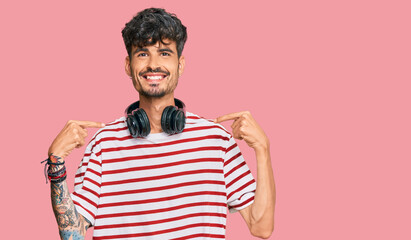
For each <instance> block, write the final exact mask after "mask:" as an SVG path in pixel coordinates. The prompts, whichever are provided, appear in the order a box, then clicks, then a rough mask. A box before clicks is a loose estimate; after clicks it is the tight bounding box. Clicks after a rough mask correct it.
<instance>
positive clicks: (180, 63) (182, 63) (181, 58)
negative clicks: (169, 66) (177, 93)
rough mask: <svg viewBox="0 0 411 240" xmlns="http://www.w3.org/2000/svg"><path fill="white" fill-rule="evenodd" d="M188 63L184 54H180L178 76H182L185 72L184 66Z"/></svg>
mask: <svg viewBox="0 0 411 240" xmlns="http://www.w3.org/2000/svg"><path fill="white" fill-rule="evenodd" d="M185 65H186V60H185V58H184V56H183V55H181V56H180V59H179V60H178V76H179V77H180V76H181V75H182V74H183V72H184V67H185Z"/></svg>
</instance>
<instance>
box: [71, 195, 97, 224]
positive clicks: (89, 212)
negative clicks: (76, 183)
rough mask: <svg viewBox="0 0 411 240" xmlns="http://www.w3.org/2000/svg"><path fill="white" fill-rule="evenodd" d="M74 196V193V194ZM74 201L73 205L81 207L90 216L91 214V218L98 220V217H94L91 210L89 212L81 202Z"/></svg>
mask: <svg viewBox="0 0 411 240" xmlns="http://www.w3.org/2000/svg"><path fill="white" fill-rule="evenodd" d="M73 194H74V193H73ZM72 201H73V203H74V204H75V205H77V206H80V207H81V208H82V209H84V211H86V212H87V213H88V214H90V216H91V217H92V218H96V216H95V215H94V213H92V212H91V211H90V210H88V209H87V208H85V207H84V206H83V205H82V204H80V203H79V202H77V201H75V200H72Z"/></svg>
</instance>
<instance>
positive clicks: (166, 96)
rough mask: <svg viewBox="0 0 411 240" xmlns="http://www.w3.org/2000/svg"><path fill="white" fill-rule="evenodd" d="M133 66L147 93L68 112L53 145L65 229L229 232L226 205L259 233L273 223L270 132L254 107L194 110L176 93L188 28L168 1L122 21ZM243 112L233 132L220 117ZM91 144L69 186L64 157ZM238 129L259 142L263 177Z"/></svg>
mask: <svg viewBox="0 0 411 240" xmlns="http://www.w3.org/2000/svg"><path fill="white" fill-rule="evenodd" d="M122 34H123V38H124V42H125V45H126V48H127V52H128V56H127V57H126V60H125V71H126V73H127V75H128V76H130V78H131V79H132V81H133V84H134V87H135V89H136V90H137V91H138V93H139V95H140V101H139V102H136V103H134V104H132V105H130V107H129V108H127V109H126V116H125V117H121V118H119V119H117V120H116V121H114V122H112V123H109V124H107V125H105V124H103V123H99V122H91V121H74V120H71V121H68V122H67V124H66V126H65V127H64V128H63V130H62V131H61V132H60V133H59V135H58V136H57V137H56V139H55V140H54V141H53V143H52V145H51V146H50V148H49V159H48V164H49V169H48V176H49V179H50V181H51V198H52V205H53V210H54V213H55V216H56V219H57V223H58V226H59V231H60V236H61V238H62V239H84V236H85V232H86V230H87V228H89V227H91V226H94V238H93V239H96V240H98V239H189V238H199V239H224V238H225V226H226V212H227V207H228V208H229V211H230V212H236V211H240V213H241V215H242V217H243V218H244V220H245V221H246V223H247V225H248V227H249V229H250V232H251V234H252V235H254V236H257V237H260V238H268V237H269V236H270V235H271V233H272V231H273V227H274V205H275V186H274V178H273V171H272V167H271V161H270V153H269V140H268V138H267V137H266V135H265V134H264V132H263V130H262V129H261V128H260V127H259V125H258V124H257V123H256V121H255V120H254V119H253V117H252V116H251V114H250V113H249V112H239V113H232V114H228V115H224V116H221V117H219V118H217V119H215V120H214V121H210V120H207V119H204V118H201V117H199V116H198V115H195V114H193V113H190V112H185V108H184V103H182V102H181V101H180V100H178V99H175V98H174V90H175V88H176V87H177V83H178V78H179V77H180V76H181V74H182V73H183V71H184V66H185V60H184V56H182V51H183V48H184V43H185V41H186V39H187V33H186V28H185V27H184V26H183V25H182V24H181V22H180V20H179V19H178V18H177V17H176V16H175V15H174V14H170V13H167V12H165V11H164V9H157V8H150V9H145V10H143V11H141V12H139V13H138V14H137V15H136V16H135V17H134V18H133V19H132V20H131V21H130V22H129V23H127V24H126V26H125V28H124V29H123V31H122ZM227 120H234V122H233V125H232V132H233V135H231V134H230V133H229V132H227V131H226V130H225V129H224V128H223V127H222V126H221V125H220V124H218V123H220V122H222V121H227ZM89 127H103V128H102V129H100V130H99V131H98V132H97V133H96V134H95V136H94V137H93V138H92V140H91V141H90V143H89V144H88V146H87V148H86V152H85V154H84V158H83V160H82V162H81V163H80V166H79V169H78V171H77V174H76V178H75V189H74V192H73V193H72V194H70V193H69V192H68V188H67V183H66V181H65V178H66V171H65V167H64V158H65V157H66V156H67V155H69V154H70V152H71V151H72V150H73V149H74V148H76V147H81V146H83V145H84V144H85V143H84V139H85V137H86V136H87V128H89ZM234 138H237V139H240V140H244V141H246V143H247V144H248V145H249V146H250V147H252V148H253V149H254V150H255V154H256V159H257V175H258V176H257V183H258V184H257V183H256V181H255V180H254V178H253V176H252V175H251V172H250V170H249V169H248V167H247V164H246V163H245V161H244V159H243V157H242V155H241V152H240V151H239V148H238V147H237V144H236V142H235V140H234Z"/></svg>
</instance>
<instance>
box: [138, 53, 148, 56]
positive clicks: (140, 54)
mask: <svg viewBox="0 0 411 240" xmlns="http://www.w3.org/2000/svg"><path fill="white" fill-rule="evenodd" d="M145 56H147V53H139V54H138V55H137V57H145Z"/></svg>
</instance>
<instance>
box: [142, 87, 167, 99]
mask: <svg viewBox="0 0 411 240" xmlns="http://www.w3.org/2000/svg"><path fill="white" fill-rule="evenodd" d="M153 85H157V84H150V89H149V90H148V91H147V90H144V89H143V88H142V87H141V88H140V89H139V90H138V93H139V94H140V95H141V96H144V97H147V98H162V97H164V96H165V95H166V94H169V93H172V92H173V89H172V88H167V89H163V90H161V89H154V90H153V89H152V87H155V86H153ZM140 86H141V84H140Z"/></svg>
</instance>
